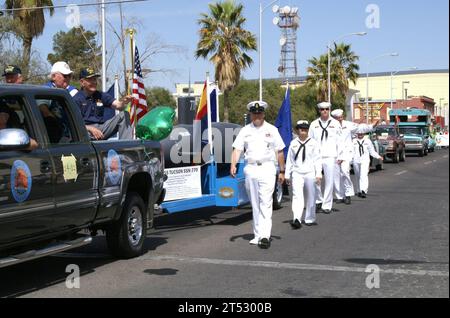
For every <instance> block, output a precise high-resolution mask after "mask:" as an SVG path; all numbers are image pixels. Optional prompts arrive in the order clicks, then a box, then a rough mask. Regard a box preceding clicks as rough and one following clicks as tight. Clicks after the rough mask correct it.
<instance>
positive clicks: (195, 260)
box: [138, 255, 448, 277]
mask: <svg viewBox="0 0 450 318" xmlns="http://www.w3.org/2000/svg"><path fill="white" fill-rule="evenodd" d="M138 259H140V260H150V261H177V262H186V263H194V264H213V265H229V266H249V267H268V268H276V269H295V270H312V271H331V272H356V273H365V272H366V268H363V267H349V266H330V265H315V264H295V263H279V262H264V261H237V260H225V259H212V258H198V257H183V256H174V255H155V256H151V255H143V256H141V257H139V258H138ZM380 273H382V274H399V275H414V276H440V277H448V271H428V270H416V269H380Z"/></svg>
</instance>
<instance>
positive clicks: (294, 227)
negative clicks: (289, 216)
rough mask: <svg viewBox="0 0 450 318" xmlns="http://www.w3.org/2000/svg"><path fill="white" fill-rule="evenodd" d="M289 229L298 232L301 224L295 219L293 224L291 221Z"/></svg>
mask: <svg viewBox="0 0 450 318" xmlns="http://www.w3.org/2000/svg"><path fill="white" fill-rule="evenodd" d="M291 227H292V229H294V230H298V229H301V228H302V224H301V223H300V221H299V220H297V219H296V220H295V221H294V222H292V221H291Z"/></svg>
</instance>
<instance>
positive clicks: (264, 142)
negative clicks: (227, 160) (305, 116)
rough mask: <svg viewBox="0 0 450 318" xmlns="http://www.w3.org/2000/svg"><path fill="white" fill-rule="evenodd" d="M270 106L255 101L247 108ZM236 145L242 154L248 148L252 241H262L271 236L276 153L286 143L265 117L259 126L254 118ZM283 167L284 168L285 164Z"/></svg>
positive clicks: (241, 131) (253, 111)
mask: <svg viewBox="0 0 450 318" xmlns="http://www.w3.org/2000/svg"><path fill="white" fill-rule="evenodd" d="M267 106H268V105H267V103H265V102H252V103H250V104H248V105H247V109H248V110H249V111H250V112H252V113H260V112H264V111H265V109H266V108H267ZM233 148H234V149H235V151H237V152H238V153H239V154H240V153H241V152H242V151H244V150H245V153H244V158H245V160H246V162H247V164H246V166H245V168H244V174H245V186H246V190H247V193H248V196H249V198H250V201H251V204H252V210H253V233H254V239H252V240H251V241H250V244H254V245H256V244H260V243H261V240H263V239H265V240H270V236H271V231H272V203H273V191H274V189H275V181H276V176H277V171H276V162H277V160H278V158H277V155H278V152H280V151H282V150H283V149H284V148H285V145H284V143H283V140H282V138H281V136H280V134H279V133H278V129H277V128H276V127H275V126H273V125H271V124H269V123H268V122H266V121H264V122H263V124H262V125H261V126H259V127H256V126H255V125H254V124H253V122H252V123H250V124H249V125H247V126H245V127H243V128H242V129H241V130H240V132H239V134H238V136H237V137H236V139H235V141H234V143H233ZM233 156H234V153H233ZM232 161H233V159H232ZM283 165H284V162H283ZM282 168H283V170H284V166H283V167H282Z"/></svg>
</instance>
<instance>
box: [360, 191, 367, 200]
mask: <svg viewBox="0 0 450 318" xmlns="http://www.w3.org/2000/svg"><path fill="white" fill-rule="evenodd" d="M361 198H363V199H365V198H367V194H366V193H365V192H364V191H363V192H361Z"/></svg>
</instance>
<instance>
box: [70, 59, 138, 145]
mask: <svg viewBox="0 0 450 318" xmlns="http://www.w3.org/2000/svg"><path fill="white" fill-rule="evenodd" d="M100 76H101V75H100V74H98V73H96V72H95V71H94V70H93V69H92V68H84V69H82V70H81V72H80V86H81V88H80V91H79V92H78V93H77V94H76V95H75V96H74V101H75V103H76V104H77V105H78V107H79V109H80V111H81V115H82V117H83V119H84V123H85V124H86V129H87V130H88V132H89V133H90V134H91V136H92V138H93V139H96V140H101V139H108V138H110V137H112V136H114V135H115V134H116V133H117V132H118V133H119V139H132V138H133V129H132V127H131V124H130V115H129V113H128V112H126V111H124V109H125V107H126V106H127V104H128V103H130V102H131V101H132V99H133V97H132V96H125V97H124V98H122V99H121V100H117V99H114V98H113V97H112V96H111V95H109V94H107V93H103V92H100V91H99V90H97V79H98V78H99V77H100ZM105 107H109V108H112V109H114V110H118V111H119V113H118V114H117V115H116V116H114V117H113V118H111V119H108V120H106V121H105V120H104V116H103V113H104V109H105Z"/></svg>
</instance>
